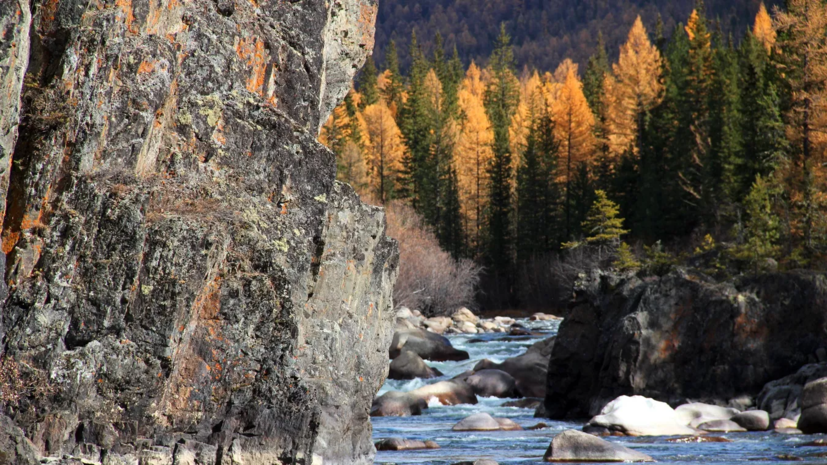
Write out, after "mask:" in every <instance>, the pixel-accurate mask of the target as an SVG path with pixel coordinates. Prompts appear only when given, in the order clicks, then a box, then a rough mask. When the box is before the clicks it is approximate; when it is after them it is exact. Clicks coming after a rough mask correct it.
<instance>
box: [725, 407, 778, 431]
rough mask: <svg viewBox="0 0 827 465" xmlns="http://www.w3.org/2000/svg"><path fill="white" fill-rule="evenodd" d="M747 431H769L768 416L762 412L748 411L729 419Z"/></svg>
mask: <svg viewBox="0 0 827 465" xmlns="http://www.w3.org/2000/svg"><path fill="white" fill-rule="evenodd" d="M731 420H732V421H734V422H735V423H738V424H739V425H741V427H743V428H744V429H746V430H747V431H766V430H768V429H770V414H769V413H767V412H765V411H763V410H748V411H746V412H741V413H739V414H738V415H735V416H734V417H732V418H731Z"/></svg>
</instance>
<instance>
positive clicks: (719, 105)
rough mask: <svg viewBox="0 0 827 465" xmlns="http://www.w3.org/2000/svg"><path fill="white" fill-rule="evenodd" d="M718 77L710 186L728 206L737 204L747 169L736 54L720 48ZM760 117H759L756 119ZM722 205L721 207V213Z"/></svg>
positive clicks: (716, 59) (713, 108)
mask: <svg viewBox="0 0 827 465" xmlns="http://www.w3.org/2000/svg"><path fill="white" fill-rule="evenodd" d="M714 68H715V72H714V73H715V74H714V78H713V83H712V94H713V95H714V96H715V98H713V99H712V100H711V104H710V121H711V129H710V143H711V147H710V149H711V157H710V160H709V163H711V165H712V167H711V169H709V170H707V173H709V175H711V176H713V180H712V181H711V184H712V185H713V186H715V187H714V189H715V190H716V191H717V192H718V195H717V196H716V197H717V198H718V199H720V200H721V201H725V203H726V204H727V206H731V205H733V204H735V203H736V202H738V201H739V200H740V199H739V190H740V187H741V181H740V179H739V178H740V176H741V174H742V172H741V169H742V167H743V165H744V152H743V140H742V132H741V131H742V128H743V124H742V122H741V119H742V117H741V90H740V80H739V77H740V68H739V66H738V58H737V55H736V53H735V50H734V49H733V48H732V47H731V46H729V45H721V46H719V47H718V48H717V49H716V50H715V52H714ZM755 116H757V115H755ZM722 207H723V205H719V209H723V208H722Z"/></svg>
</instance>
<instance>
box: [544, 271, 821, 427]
mask: <svg viewBox="0 0 827 465" xmlns="http://www.w3.org/2000/svg"><path fill="white" fill-rule="evenodd" d="M825 308H827V277H825V275H824V274H821V273H815V272H812V273H811V272H792V273H776V274H768V275H763V276H759V277H754V278H742V279H740V280H737V281H735V282H731V283H715V282H712V281H711V280H709V279H707V278H704V277H703V276H700V275H696V274H693V273H692V272H687V271H680V270H679V271H676V272H673V273H672V274H669V275H667V276H664V277H662V278H647V279H646V280H645V281H644V280H641V279H639V278H637V277H628V278H621V277H618V276H614V275H602V274H600V273H599V272H597V273H593V274H590V275H589V276H586V277H584V278H583V279H582V280H581V282H580V283H579V287H578V289H577V291H576V299H575V302H574V303H573V308H572V310H571V312H570V314H569V316H568V318H566V319H565V320H564V321H563V323H562V324H561V325H560V330H559V333H558V335H557V339H556V342H555V345H554V349H553V351H552V353H551V359H550V361H549V367H548V381H547V389H546V399H545V412H542V409H540V411H539V412H538V413H540V414H543V415H545V416H548V417H550V418H586V417H591V416H594V415H597V414H598V413H600V410H601V409H602V408H603V407H604V406H605V405H606V404H607V403H609V402H610V401H611V400H613V399H615V398H616V397H618V396H621V395H628V396H632V395H642V396H645V397H651V398H654V399H657V400H660V401H664V402H668V403H670V404H673V406H674V405H677V404H680V403H683V402H685V401H686V400H688V399H692V400H700V401H712V402H723V403H727V402H728V401H730V400H732V399H735V398H737V397H740V396H744V395H746V396H750V397H755V396H756V395H757V394H758V393H759V392H760V391H761V389H762V388H763V387H764V385H765V384H766V383H768V382H770V381H773V380H776V379H778V378H781V377H783V376H786V375H789V374H791V373H794V372H795V371H796V370H797V369H798V368H800V367H801V366H803V365H805V364H807V363H811V362H815V361H817V357H818V355H817V354H818V353H823V352H824V348H825V347H827V313H825V311H824V309H825Z"/></svg>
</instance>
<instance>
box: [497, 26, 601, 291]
mask: <svg viewBox="0 0 827 465" xmlns="http://www.w3.org/2000/svg"><path fill="white" fill-rule="evenodd" d="M489 62H490V65H489V66H490V68H491V74H492V80H491V84H490V85H489V86H488V89H487V90H486V93H485V107H486V110H487V112H488V117H489V119H490V121H491V126H492V128H493V130H494V143H493V159H492V161H491V164H490V165H489V167H488V172H489V178H490V188H489V202H488V222H487V226H488V228H487V232H488V234H487V259H488V263H489V264H490V265H491V267H492V268H493V270H494V272H495V273H506V276H509V275H510V274H509V270H510V269H511V253H512V247H513V244H512V230H511V220H512V218H511V214H512V210H513V207H512V199H511V172H512V166H511V165H512V158H511V157H512V154H511V144H510V141H509V127H510V125H511V118H512V116H513V115H514V112H515V110H516V108H517V105H518V103H519V89H518V87H517V81H516V78H515V77H514V72H513V69H514V55H513V52H512V49H511V38H510V37H509V35H508V33H507V32H506V30H505V25H504V24H503V25H502V26H501V27H500V36H499V38H498V39H497V45H496V48H495V50H494V52H493V53H492V55H491V58H490V60H489ZM584 100H585V99H584Z"/></svg>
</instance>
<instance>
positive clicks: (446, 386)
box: [409, 380, 477, 405]
mask: <svg viewBox="0 0 827 465" xmlns="http://www.w3.org/2000/svg"><path fill="white" fill-rule="evenodd" d="M409 394H410V395H411V396H414V397H416V398H417V399H421V400H423V401H424V402H425V403H426V404H429V403H431V402H439V403H440V404H442V405H460V404H476V403H477V396H476V395H474V390H473V389H471V386H469V385H468V384H466V383H464V382H462V381H459V380H450V381H440V382H438V383H435V384H429V385H427V386H422V387H421V388H419V389H414V390H413V391H411V392H410V393H409Z"/></svg>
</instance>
